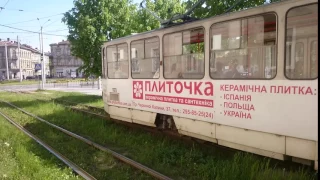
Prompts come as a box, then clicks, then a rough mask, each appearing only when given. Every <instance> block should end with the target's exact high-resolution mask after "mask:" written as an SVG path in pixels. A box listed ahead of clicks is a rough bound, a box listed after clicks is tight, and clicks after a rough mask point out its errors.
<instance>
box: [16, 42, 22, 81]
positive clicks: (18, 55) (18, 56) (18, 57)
mask: <svg viewBox="0 0 320 180" xmlns="http://www.w3.org/2000/svg"><path fill="white" fill-rule="evenodd" d="M17 41H18V54H17V59H18V62H19V72H20V82H22V71H21V61H20V42H19V36H17Z"/></svg>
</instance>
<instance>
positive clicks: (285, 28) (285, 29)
mask: <svg viewBox="0 0 320 180" xmlns="http://www.w3.org/2000/svg"><path fill="white" fill-rule="evenodd" d="M311 5H316V6H318V5H319V4H318V3H309V4H304V5H300V6H294V7H290V8H289V9H288V10H287V11H286V13H285V16H284V18H285V20H284V65H283V67H284V69H283V75H284V77H285V78H286V80H290V81H307V80H308V81H312V80H316V79H318V77H319V70H318V76H317V77H315V78H300V79H297V78H289V77H288V76H287V73H286V65H287V64H286V59H287V55H286V54H287V52H286V45H287V27H288V20H287V19H288V18H287V16H288V13H289V12H290V11H291V10H292V9H296V8H300V7H305V6H311ZM318 20H319V19H318ZM318 25H319V23H318ZM318 30H319V29H318ZM318 36H319V34H318ZM318 36H317V37H318ZM312 41H314V40H312ZM312 41H311V42H312ZM317 41H318V39H317ZM318 43H319V41H318ZM318 47H319V44H318ZM308 50H309V49H307V53H309V52H308ZM304 52H305V50H304ZM318 57H319V56H318ZM291 58H292V57H291ZM306 61H308V56H307V59H306ZM318 65H319V58H318Z"/></svg>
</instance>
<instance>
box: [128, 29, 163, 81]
mask: <svg viewBox="0 0 320 180" xmlns="http://www.w3.org/2000/svg"><path fill="white" fill-rule="evenodd" d="M153 38H158V43H159V65H160V66H161V58H160V57H161V54H160V49H161V39H160V37H159V36H158V35H154V36H150V37H146V38H142V39H136V40H132V41H130V50H129V52H130V74H131V78H132V79H160V73H161V71H160V66H159V77H158V78H134V77H133V76H132V74H139V73H141V69H140V71H139V72H133V71H132V51H131V49H132V43H133V42H136V41H143V59H145V56H146V48H145V44H146V40H147V39H153ZM152 65H153V61H152ZM139 68H140V67H139ZM151 72H152V70H151Z"/></svg>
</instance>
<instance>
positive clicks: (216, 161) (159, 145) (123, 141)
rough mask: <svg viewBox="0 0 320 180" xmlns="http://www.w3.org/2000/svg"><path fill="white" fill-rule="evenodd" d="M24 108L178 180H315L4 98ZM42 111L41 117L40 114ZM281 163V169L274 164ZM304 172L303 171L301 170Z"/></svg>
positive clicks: (263, 161)
mask: <svg viewBox="0 0 320 180" xmlns="http://www.w3.org/2000/svg"><path fill="white" fill-rule="evenodd" d="M0 98H1V99H6V100H9V101H11V102H13V103H14V104H16V105H17V106H19V107H22V108H24V109H26V110H27V111H30V112H32V113H35V114H37V115H39V116H41V117H42V118H44V119H46V120H48V121H50V122H53V123H55V124H57V125H59V126H62V127H64V128H66V129H68V130H70V131H73V132H75V133H78V134H80V135H84V136H85V137H89V138H90V139H92V140H94V141H95V142H97V143H100V144H108V145H111V146H112V147H114V150H116V151H121V152H122V153H123V154H124V155H126V156H128V157H130V158H132V159H134V160H137V161H139V162H141V163H143V164H145V165H147V166H149V167H151V168H154V169H155V170H158V171H160V172H162V173H164V174H166V175H169V176H171V177H173V178H175V179H183V178H185V179H246V180H247V179H268V180H269V179H285V180H287V179H299V180H300V179H316V178H317V175H315V173H314V171H312V170H310V169H311V168H302V167H303V166H298V167H299V168H296V167H294V166H292V167H287V169H283V168H282V167H283V166H282V164H283V163H282V162H279V161H275V160H270V159H269V158H261V157H260V156H256V155H252V154H247V153H239V152H238V153H235V154H234V153H230V152H229V153H228V151H227V152H225V151H222V150H221V149H217V148H214V147H212V149H201V147H202V146H199V145H197V144H193V146H190V145H186V144H184V143H183V142H181V141H177V140H171V139H169V138H167V137H165V136H161V135H156V136H153V135H150V134H149V133H146V132H144V131H140V130H131V129H128V128H126V127H123V126H121V125H116V124H113V123H111V122H110V121H105V120H101V119H98V118H93V117H87V116H83V115H82V114H77V113H75V112H71V111H69V110H67V109H65V108H64V107H62V106H60V105H57V104H53V103H50V102H40V101H35V100H33V99H32V97H30V96H28V95H21V96H16V95H15V94H9V93H2V94H0ZM40 108H41V111H39V109H40ZM274 162H277V163H278V167H276V165H275V163H274ZM297 169H299V170H297Z"/></svg>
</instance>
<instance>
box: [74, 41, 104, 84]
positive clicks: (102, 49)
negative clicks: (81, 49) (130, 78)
mask: <svg viewBox="0 0 320 180" xmlns="http://www.w3.org/2000/svg"><path fill="white" fill-rule="evenodd" d="M101 55H102V72H101V74H102V79H106V77H107V76H106V66H105V61H107V47H105V46H103V47H102V54H101ZM71 60H72V61H73V63H74V64H76V61H75V60H74V59H71Z"/></svg>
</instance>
